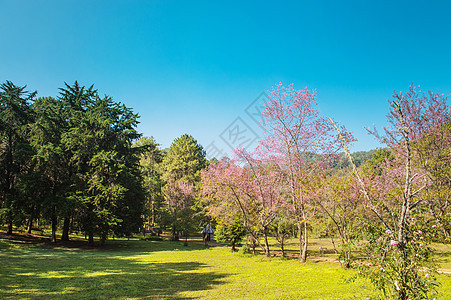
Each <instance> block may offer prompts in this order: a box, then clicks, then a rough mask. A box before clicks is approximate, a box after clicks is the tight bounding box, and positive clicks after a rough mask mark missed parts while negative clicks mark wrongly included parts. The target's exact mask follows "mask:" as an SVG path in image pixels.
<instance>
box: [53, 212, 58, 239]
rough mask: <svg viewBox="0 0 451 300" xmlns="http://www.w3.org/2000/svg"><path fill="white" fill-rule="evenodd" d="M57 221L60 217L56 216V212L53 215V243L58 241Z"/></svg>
mask: <svg viewBox="0 0 451 300" xmlns="http://www.w3.org/2000/svg"><path fill="white" fill-rule="evenodd" d="M54 210H55V207H54ZM57 222H58V219H57V218H56V215H55V213H54V214H53V216H52V239H51V241H52V243H56V226H57Z"/></svg>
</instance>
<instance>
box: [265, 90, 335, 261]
mask: <svg viewBox="0 0 451 300" xmlns="http://www.w3.org/2000/svg"><path fill="white" fill-rule="evenodd" d="M262 125H263V126H264V129H265V136H264V139H263V140H262V141H261V143H260V148H259V151H260V152H261V153H265V152H266V155H273V156H274V157H276V158H277V162H278V164H279V169H280V170H281V171H283V173H284V176H285V178H286V181H287V187H288V189H287V191H286V192H287V199H288V200H287V201H288V202H287V205H290V207H291V212H292V214H293V216H294V218H295V219H296V221H297V224H298V231H299V244H300V246H299V248H300V250H299V252H300V255H299V259H300V261H301V262H305V261H306V259H307V246H308V230H307V228H308V223H309V219H310V218H311V214H310V213H309V212H310V211H311V210H310V208H311V207H312V201H313V199H312V193H311V192H310V190H311V189H310V188H309V187H308V185H309V183H310V182H312V180H314V178H315V177H316V176H317V175H318V174H319V173H321V172H322V171H323V170H324V169H325V168H326V167H327V165H328V162H329V161H330V159H331V158H332V157H333V154H334V153H336V151H337V149H338V148H339V146H340V145H339V142H338V140H337V139H336V137H334V135H333V128H332V127H331V124H330V122H329V121H328V120H327V119H326V118H324V117H323V116H321V115H320V113H319V110H318V108H317V107H316V93H315V91H311V90H308V89H304V90H296V89H295V88H294V87H293V85H290V86H288V87H285V86H283V85H282V84H278V85H276V86H275V87H274V88H273V89H272V90H271V91H270V95H269V100H268V101H267V102H266V103H265V109H264V111H263V113H262ZM313 194H314V193H313ZM313 197H314V195H313Z"/></svg>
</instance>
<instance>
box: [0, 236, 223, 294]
mask: <svg viewBox="0 0 451 300" xmlns="http://www.w3.org/2000/svg"><path fill="white" fill-rule="evenodd" d="M2 244H5V242H2ZM1 250H2V251H1V252H0V263H1V264H2V268H1V269H0V298H1V299H18V298H33V299H40V298H41V299H48V298H64V299H124V298H138V299H169V298H170V299H190V298H194V296H188V295H185V294H184V292H195V291H206V290H209V289H211V288H213V286H214V285H218V284H222V283H223V282H224V278H226V277H227V276H228V274H221V273H217V272H213V271H210V270H208V265H206V264H204V263H201V262H196V261H187V262H155V261H150V262H148V261H146V259H145V257H144V259H143V257H142V256H140V257H135V256H134V255H142V252H141V251H138V252H137V253H130V252H122V251H118V250H116V251H112V252H111V251H101V252H98V251H64V250H58V249H45V248H40V247H25V248H24V247H17V246H14V248H7V249H5V247H4V245H3V247H2V249H1ZM140 253H141V254H140Z"/></svg>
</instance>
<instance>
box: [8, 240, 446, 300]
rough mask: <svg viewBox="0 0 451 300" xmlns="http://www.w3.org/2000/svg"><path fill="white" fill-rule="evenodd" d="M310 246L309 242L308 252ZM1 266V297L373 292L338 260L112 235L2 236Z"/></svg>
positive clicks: (350, 295) (345, 295)
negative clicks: (90, 238)
mask: <svg viewBox="0 0 451 300" xmlns="http://www.w3.org/2000/svg"><path fill="white" fill-rule="evenodd" d="M313 242H315V241H313ZM293 245H294V244H293ZM274 246H275V245H274ZM289 248H291V247H289ZM315 248H318V246H317V245H315V244H314V245H312V251H314V250H315ZM295 250H296V249H293V251H295ZM0 264H1V267H0V298H1V299H18V298H33V299H36V298H37V299H39V298H40V299H48V298H64V299H86V298H88V299H92V298H95V299H125V298H130V299H148V298H151V299H169V298H179V299H191V298H201V299H366V298H367V297H374V295H375V294H374V291H373V290H372V288H371V286H370V285H369V284H368V283H367V282H365V281H356V282H351V283H346V282H345V279H346V278H350V277H352V276H353V275H354V274H355V273H354V272H355V271H354V270H344V269H342V268H340V266H339V265H338V264H337V263H333V262H317V263H315V262H310V263H307V264H300V263H299V262H297V261H296V260H294V259H291V260H286V259H281V258H279V257H273V258H271V259H267V258H265V257H263V256H261V255H257V256H251V255H242V254H240V253H232V252H230V249H228V248H225V247H210V248H205V247H204V246H203V245H200V244H192V243H190V244H189V246H187V247H185V246H183V242H170V241H139V240H130V241H126V240H116V241H108V242H107V245H106V246H105V247H99V248H94V249H81V250H80V249H79V248H66V247H63V246H60V247H55V248H53V247H49V246H48V245H33V244H15V243H11V242H9V241H0ZM439 279H440V281H441V282H442V286H441V287H440V291H441V292H442V295H449V294H451V277H449V276H445V275H441V276H440V278H439ZM443 299H446V298H443Z"/></svg>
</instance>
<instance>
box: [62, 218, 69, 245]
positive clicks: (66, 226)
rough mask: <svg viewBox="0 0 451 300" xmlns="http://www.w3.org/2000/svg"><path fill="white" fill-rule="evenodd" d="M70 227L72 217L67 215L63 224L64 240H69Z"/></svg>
mask: <svg viewBox="0 0 451 300" xmlns="http://www.w3.org/2000/svg"><path fill="white" fill-rule="evenodd" d="M69 228H70V218H69V217H65V218H64V224H63V234H62V235H61V240H62V241H68V240H69Z"/></svg>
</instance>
